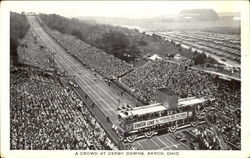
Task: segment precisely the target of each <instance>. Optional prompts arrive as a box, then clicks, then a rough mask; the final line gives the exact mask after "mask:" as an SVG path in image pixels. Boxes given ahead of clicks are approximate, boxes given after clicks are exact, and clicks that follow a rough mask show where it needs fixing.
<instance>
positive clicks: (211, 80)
mask: <svg viewBox="0 0 250 158" xmlns="http://www.w3.org/2000/svg"><path fill="white" fill-rule="evenodd" d="M119 82H120V84H121V85H123V86H124V87H126V88H127V89H129V91H130V92H131V93H132V94H133V95H134V96H135V97H137V98H139V100H142V101H143V102H144V103H145V104H152V103H155V102H156V100H157V98H156V97H157V96H156V95H157V93H156V91H157V89H159V88H162V87H166V88H168V89H171V90H173V91H174V92H175V93H176V94H177V95H178V96H179V97H180V98H186V97H193V96H196V97H207V98H215V102H214V103H213V106H214V108H215V109H216V111H215V112H214V113H213V114H215V115H216V116H217V117H216V116H213V118H214V120H215V121H216V122H214V123H216V124H218V130H219V132H222V134H223V137H224V138H225V139H226V140H227V141H228V142H230V143H233V144H235V145H236V146H238V147H239V148H240V138H241V137H240V117H241V116H240V84H238V85H237V83H236V84H230V82H228V81H223V80H222V79H219V78H218V77H216V76H215V75H212V74H209V73H207V72H203V71H200V70H198V69H193V68H190V67H187V66H185V65H182V64H180V63H175V62H172V61H166V60H160V61H159V60H158V61H150V62H148V63H147V64H145V65H143V66H141V67H139V68H137V69H135V70H134V71H132V72H130V73H128V74H126V75H125V76H123V77H122V78H121V79H120V80H119Z"/></svg>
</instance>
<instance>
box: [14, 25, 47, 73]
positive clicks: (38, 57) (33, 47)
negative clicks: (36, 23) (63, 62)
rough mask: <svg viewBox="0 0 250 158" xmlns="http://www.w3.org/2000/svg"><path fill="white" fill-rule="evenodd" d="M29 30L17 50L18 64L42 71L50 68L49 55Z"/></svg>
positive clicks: (33, 32)
mask: <svg viewBox="0 0 250 158" xmlns="http://www.w3.org/2000/svg"><path fill="white" fill-rule="evenodd" d="M35 34H36V33H35V31H34V30H33V29H32V28H31V29H29V31H28V32H27V34H26V35H25V37H24V38H23V40H22V42H21V44H20V45H19V46H18V48H17V54H18V59H17V61H18V63H19V64H22V65H32V66H37V67H41V68H43V69H49V68H51V66H52V65H51V57H50V56H51V54H50V52H49V50H48V49H47V48H46V47H45V46H44V44H43V43H42V42H41V41H40V39H39V38H37V37H36V35H35Z"/></svg>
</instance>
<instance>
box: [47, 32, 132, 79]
mask: <svg viewBox="0 0 250 158" xmlns="http://www.w3.org/2000/svg"><path fill="white" fill-rule="evenodd" d="M46 30H47V32H49V33H50V35H51V36H52V37H53V38H54V39H55V40H56V41H57V42H58V43H60V44H61V45H62V46H63V47H64V48H65V49H66V50H67V51H68V52H69V53H70V54H71V55H73V56H74V57H76V58H77V59H78V60H80V61H81V62H82V63H83V64H84V65H85V66H87V67H89V68H91V69H93V70H95V71H97V72H98V73H100V74H101V75H103V76H105V77H106V78H109V79H115V78H117V77H119V76H122V75H124V74H125V73H127V72H129V71H131V70H133V66H132V65H130V64H128V63H126V62H125V61H123V60H120V59H118V58H115V57H114V56H113V55H111V54H107V53H106V52H104V51H102V50H100V49H97V48H95V47H92V46H90V45H89V44H86V43H84V42H83V41H81V40H79V39H77V38H76V37H74V36H71V35H69V34H61V33H59V32H58V31H52V30H50V29H48V28H47V29H46Z"/></svg>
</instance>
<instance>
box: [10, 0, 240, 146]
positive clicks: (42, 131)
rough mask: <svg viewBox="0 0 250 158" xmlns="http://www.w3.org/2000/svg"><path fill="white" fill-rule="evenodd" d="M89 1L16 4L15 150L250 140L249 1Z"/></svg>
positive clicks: (12, 13) (13, 22) (13, 40)
mask: <svg viewBox="0 0 250 158" xmlns="http://www.w3.org/2000/svg"><path fill="white" fill-rule="evenodd" d="M48 3H49V2H48ZM80 3H81V5H78V4H77V6H76V7H75V8H74V6H75V5H74V6H73V7H71V8H69V7H68V8H63V7H62V8H60V5H59V6H58V7H56V6H52V7H51V6H49V5H48V7H47V8H46V7H41V8H39V6H38V8H37V9H36V8H28V9H25V8H18V9H13V10H11V11H10V12H9V41H10V46H9V49H10V50H9V51H10V58H9V60H10V62H9V75H10V77H9V124H10V125H9V144H10V145H9V150H176V151H183V150H237V151H240V150H241V149H242V139H241V132H242V131H241V128H242V125H241V122H242V119H241V116H242V115H241V114H242V108H241V80H242V79H241V63H242V60H241V59H242V58H241V57H242V53H241V10H240V8H237V6H235V8H234V7H228V8H227V7H225V8H223V7H222V6H223V3H219V2H215V1H211V2H209V3H208V2H207V3H201V2H200V3H199V2H198V1H197V2H192V4H191V2H190V3H187V2H181V1H179V2H171V3H170V2H168V1H166V2H164V1H156V2H153V1H145V2H143V3H142V2H129V1H128V2H112V1H110V2H104V1H103V2H100V3H98V2H88V1H86V2H84V1H82V2H79V4H80ZM196 3H197V4H196ZM65 5H67V4H65ZM111 8H115V9H111Z"/></svg>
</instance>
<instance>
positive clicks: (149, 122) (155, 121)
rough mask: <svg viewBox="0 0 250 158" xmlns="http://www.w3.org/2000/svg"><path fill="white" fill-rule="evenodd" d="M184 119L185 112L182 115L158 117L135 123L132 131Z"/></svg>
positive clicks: (185, 116)
mask: <svg viewBox="0 0 250 158" xmlns="http://www.w3.org/2000/svg"><path fill="white" fill-rule="evenodd" d="M185 118H187V112H182V113H178V114H174V115H168V116H164V117H159V118H156V119H152V120H147V121H140V122H136V123H134V124H133V128H134V130H136V129H141V128H145V127H150V126H154V125H157V124H162V123H167V122H172V121H176V120H181V119H185Z"/></svg>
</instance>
